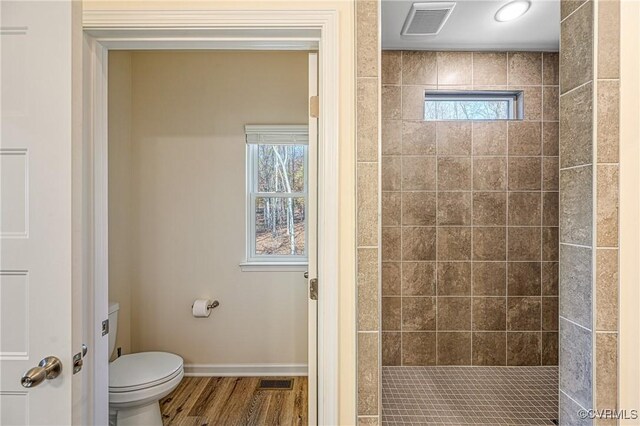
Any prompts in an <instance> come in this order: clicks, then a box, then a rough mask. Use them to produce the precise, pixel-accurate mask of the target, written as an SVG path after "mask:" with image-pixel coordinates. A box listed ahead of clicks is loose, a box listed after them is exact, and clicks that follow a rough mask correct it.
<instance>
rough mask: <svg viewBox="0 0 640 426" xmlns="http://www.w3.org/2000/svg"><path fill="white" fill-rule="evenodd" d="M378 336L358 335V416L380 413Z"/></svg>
mask: <svg viewBox="0 0 640 426" xmlns="http://www.w3.org/2000/svg"><path fill="white" fill-rule="evenodd" d="M378 336H379V333H358V408H357V409H358V414H370V415H374V414H377V413H378V380H379V378H380V377H379V372H378Z"/></svg>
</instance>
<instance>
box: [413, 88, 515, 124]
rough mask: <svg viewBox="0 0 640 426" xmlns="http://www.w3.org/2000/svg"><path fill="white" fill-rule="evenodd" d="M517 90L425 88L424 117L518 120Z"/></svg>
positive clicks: (426, 118) (451, 119)
mask: <svg viewBox="0 0 640 426" xmlns="http://www.w3.org/2000/svg"><path fill="white" fill-rule="evenodd" d="M523 110H524V108H523V96H522V92H520V91H516V92H514V91H454V92H443V91H427V92H426V93H425V101H424V119H425V120H426V121H455V120H522V119H523V116H522V112H523Z"/></svg>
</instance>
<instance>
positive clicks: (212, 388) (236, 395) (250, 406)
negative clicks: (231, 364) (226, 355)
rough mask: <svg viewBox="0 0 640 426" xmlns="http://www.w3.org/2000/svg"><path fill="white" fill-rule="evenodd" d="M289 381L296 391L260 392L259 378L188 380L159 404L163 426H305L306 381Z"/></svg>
mask: <svg viewBox="0 0 640 426" xmlns="http://www.w3.org/2000/svg"><path fill="white" fill-rule="evenodd" d="M274 378H275V377H274ZM283 378H284V377H283ZM286 378H290V379H293V389H291V390H259V389H258V385H259V383H260V377H185V378H184V379H182V382H181V383H180V385H179V386H178V387H177V388H176V390H174V391H173V392H172V393H171V394H169V395H168V396H166V397H165V398H163V399H161V400H160V411H161V412H162V418H163V421H164V425H165V426H168V425H181V426H183V425H184V426H210V425H221V426H222V425H224V426H227V425H228V426H231V425H234V426H249V425H255V426H262V425H306V424H307V423H308V422H307V378H306V377H286Z"/></svg>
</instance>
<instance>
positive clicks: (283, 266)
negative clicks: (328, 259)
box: [240, 262, 309, 272]
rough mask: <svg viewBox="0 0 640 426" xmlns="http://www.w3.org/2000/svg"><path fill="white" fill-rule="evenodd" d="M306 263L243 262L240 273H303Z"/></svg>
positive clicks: (306, 266)
mask: <svg viewBox="0 0 640 426" xmlns="http://www.w3.org/2000/svg"><path fill="white" fill-rule="evenodd" d="M308 265H309V264H308V263H306V262H305V263H301V262H243V263H241V264H240V270H241V271H242V272H305V271H306V270H307V268H308Z"/></svg>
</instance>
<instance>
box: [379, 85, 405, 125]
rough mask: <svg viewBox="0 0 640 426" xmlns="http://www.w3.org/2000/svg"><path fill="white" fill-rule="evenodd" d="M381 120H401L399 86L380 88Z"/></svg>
mask: <svg viewBox="0 0 640 426" xmlns="http://www.w3.org/2000/svg"><path fill="white" fill-rule="evenodd" d="M382 118H387V119H393V120H399V119H400V118H402V89H401V87H400V86H388V85H384V86H382Z"/></svg>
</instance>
